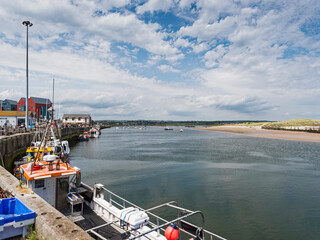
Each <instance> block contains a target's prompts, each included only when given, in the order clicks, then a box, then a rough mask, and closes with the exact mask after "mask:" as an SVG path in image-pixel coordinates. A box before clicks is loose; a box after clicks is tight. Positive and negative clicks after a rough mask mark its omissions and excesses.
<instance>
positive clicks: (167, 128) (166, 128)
mask: <svg viewBox="0 0 320 240" xmlns="http://www.w3.org/2000/svg"><path fill="white" fill-rule="evenodd" d="M164 130H173V128H169V127H165V128H164Z"/></svg>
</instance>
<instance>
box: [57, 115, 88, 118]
mask: <svg viewBox="0 0 320 240" xmlns="http://www.w3.org/2000/svg"><path fill="white" fill-rule="evenodd" d="M72 117H76V118H78V117H87V118H90V117H91V116H90V114H63V118H72Z"/></svg>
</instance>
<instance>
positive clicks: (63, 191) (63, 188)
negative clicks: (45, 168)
mask: <svg viewBox="0 0 320 240" xmlns="http://www.w3.org/2000/svg"><path fill="white" fill-rule="evenodd" d="M68 193H69V177H64V178H57V182H56V209H58V210H63V209H65V208H67V207H68V201H67V195H68Z"/></svg>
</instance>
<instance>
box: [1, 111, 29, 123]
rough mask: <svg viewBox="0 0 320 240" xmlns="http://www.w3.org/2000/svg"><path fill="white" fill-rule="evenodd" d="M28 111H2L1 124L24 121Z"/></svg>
mask: <svg viewBox="0 0 320 240" xmlns="http://www.w3.org/2000/svg"><path fill="white" fill-rule="evenodd" d="M25 117H26V112H24V111H0V126H1V127H3V126H12V127H16V126H17V125H19V124H21V123H24V122H25Z"/></svg>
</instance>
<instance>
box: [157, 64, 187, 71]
mask: <svg viewBox="0 0 320 240" xmlns="http://www.w3.org/2000/svg"><path fill="white" fill-rule="evenodd" d="M157 68H158V69H160V70H161V71H162V72H174V73H179V72H181V71H180V70H178V69H175V68H174V67H172V66H170V65H160V66H158V67H157Z"/></svg>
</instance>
